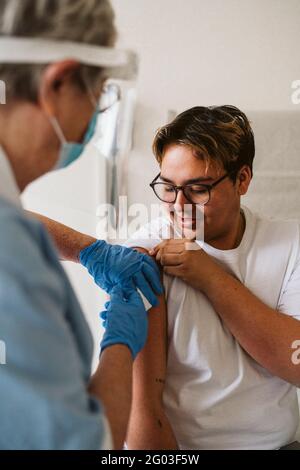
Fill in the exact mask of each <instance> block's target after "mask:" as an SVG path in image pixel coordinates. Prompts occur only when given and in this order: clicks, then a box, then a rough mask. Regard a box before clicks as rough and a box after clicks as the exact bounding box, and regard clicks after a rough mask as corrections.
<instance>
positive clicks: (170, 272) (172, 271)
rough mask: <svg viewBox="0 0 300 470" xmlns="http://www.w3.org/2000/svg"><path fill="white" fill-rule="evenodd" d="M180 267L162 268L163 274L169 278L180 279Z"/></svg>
mask: <svg viewBox="0 0 300 470" xmlns="http://www.w3.org/2000/svg"><path fill="white" fill-rule="evenodd" d="M181 267H182V265H178V266H167V267H164V273H165V274H168V275H169V276H174V277H181V275H182V271H181Z"/></svg>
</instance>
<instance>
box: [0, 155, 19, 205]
mask: <svg viewBox="0 0 300 470" xmlns="http://www.w3.org/2000/svg"><path fill="white" fill-rule="evenodd" d="M0 197H3V198H5V199H7V200H8V201H9V202H11V203H12V204H14V205H15V206H18V207H22V204H21V198H20V190H19V188H18V185H17V182H16V179H15V175H14V173H13V170H12V167H11V165H10V162H9V160H8V158H7V156H6V155H5V153H4V151H3V149H2V147H1V146H0Z"/></svg>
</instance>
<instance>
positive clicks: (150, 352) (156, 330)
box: [133, 248, 167, 409]
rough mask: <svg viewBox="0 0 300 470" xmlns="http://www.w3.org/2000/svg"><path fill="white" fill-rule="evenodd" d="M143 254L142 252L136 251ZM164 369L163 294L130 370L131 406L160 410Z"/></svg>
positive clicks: (164, 324)
mask: <svg viewBox="0 0 300 470" xmlns="http://www.w3.org/2000/svg"><path fill="white" fill-rule="evenodd" d="M138 250H139V251H141V252H144V253H147V251H146V250H144V249H140V248H139V249H138ZM166 368H167V308H166V301H165V297H164V295H162V296H160V297H159V305H158V307H152V308H151V309H150V310H149V330H148V339H147V343H146V345H145V347H144V349H143V350H142V351H141V352H140V354H139V355H138V357H137V358H136V361H135V363H134V369H133V398H134V400H133V401H134V406H137V407H138V408H139V409H140V408H143V407H145V408H149V406H151V407H160V406H161V405H162V394H163V389H164V383H165V377H166Z"/></svg>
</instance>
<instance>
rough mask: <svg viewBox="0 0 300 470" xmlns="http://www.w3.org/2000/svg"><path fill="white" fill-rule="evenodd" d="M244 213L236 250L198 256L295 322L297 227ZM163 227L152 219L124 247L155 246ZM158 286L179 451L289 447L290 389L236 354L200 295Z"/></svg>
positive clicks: (175, 284)
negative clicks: (163, 295)
mask: <svg viewBox="0 0 300 470" xmlns="http://www.w3.org/2000/svg"><path fill="white" fill-rule="evenodd" d="M243 210H244V213H245V217H246V229H245V233H244V236H243V239H242V241H241V244H240V245H239V247H238V248H236V249H234V250H225V251H223V250H218V249H216V248H213V247H211V246H210V245H207V244H204V246H203V249H204V250H205V251H206V252H207V253H208V254H209V255H211V256H213V257H214V258H216V259H217V260H218V262H220V263H221V264H222V265H223V266H224V268H225V269H226V270H227V271H229V272H231V273H233V274H234V275H235V276H236V277H237V278H238V279H239V280H240V281H241V282H242V283H243V284H244V285H245V286H247V287H248V288H249V289H250V290H251V291H252V292H253V294H255V295H256V296H257V297H258V298H259V299H261V300H262V301H263V302H264V303H265V304H266V305H268V306H269V307H271V308H274V309H278V310H280V311H281V312H283V313H286V314H287V315H292V316H293V317H294V318H296V319H297V320H300V244H299V240H300V237H299V224H298V223H297V222H296V221H275V220H268V219H263V218H261V217H260V216H258V215H256V214H253V213H252V212H251V211H250V210H249V209H247V208H246V207H244V208H243ZM168 223H169V222H168V221H167V220H164V219H156V220H154V221H153V222H151V223H150V224H148V225H147V226H145V227H143V228H142V229H140V230H139V231H138V232H137V233H136V234H134V236H133V237H132V238H131V239H130V240H129V241H128V242H127V243H126V245H127V246H132V247H133V246H135V247H137V246H139V247H144V248H147V249H149V248H151V247H154V246H155V245H156V244H157V243H159V242H160V241H161V232H162V227H163V226H165V225H167V224H168ZM164 285H165V289H166V300H167V307H168V338H169V346H168V368H167V379H166V386H165V391H164V405H165V410H166V413H167V415H168V417H169V420H170V422H171V425H172V427H173V430H174V433H175V435H176V438H177V441H178V444H179V446H180V448H181V449H276V448H278V447H281V446H283V445H284V444H287V443H289V442H291V441H292V440H293V437H294V435H295V432H296V429H297V427H298V424H299V410H298V402H297V394H296V389H295V387H293V386H292V385H290V384H288V383H287V382H285V381H284V380H282V379H280V378H278V377H275V376H273V375H272V374H270V373H269V372H268V371H267V370H266V369H265V368H264V367H261V366H260V365H259V364H258V363H257V362H256V361H255V360H254V359H252V358H251V357H250V356H249V355H248V354H247V353H246V352H245V351H244V350H243V349H242V347H241V346H240V345H239V344H238V342H237V341H236V340H235V338H234V337H233V336H232V334H231V333H230V331H229V330H228V329H227V327H226V326H225V325H224V323H223V322H222V320H221V319H220V317H219V316H218V314H217V313H216V312H215V310H214V309H213V307H212V305H211V304H210V302H209V300H208V299H207V298H206V297H205V296H204V295H203V294H202V293H201V292H200V291H197V290H196V289H194V288H192V287H190V286H189V285H187V284H186V283H184V282H183V281H181V280H180V279H178V278H173V277H170V276H167V275H164ZM297 339H300V338H297ZM292 352H293V351H292V350H291V355H292Z"/></svg>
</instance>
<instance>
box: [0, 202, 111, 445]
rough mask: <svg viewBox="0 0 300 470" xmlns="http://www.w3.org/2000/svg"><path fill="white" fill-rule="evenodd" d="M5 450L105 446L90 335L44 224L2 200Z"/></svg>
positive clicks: (0, 380) (1, 430)
mask: <svg viewBox="0 0 300 470" xmlns="http://www.w3.org/2000/svg"><path fill="white" fill-rule="evenodd" d="M0 341H2V342H4V343H5V346H6V364H5V365H0V449H100V448H101V447H102V448H103V446H104V442H107V436H108V434H107V428H106V426H107V422H106V419H105V417H104V413H103V410H102V409H101V406H100V404H99V402H98V401H97V400H96V399H95V398H93V397H92V396H90V395H89V394H88V392H87V386H88V382H89V379H90V374H91V362H92V352H93V351H92V349H93V342H92V337H91V334H90V331H89V328H88V326H87V323H86V321H85V319H84V316H83V313H82V310H81V308H80V305H79V303H78V301H77V299H76V297H75V294H74V292H73V290H72V287H71V285H70V282H69V281H68V278H67V276H66V274H65V272H64V270H63V268H62V267H61V265H60V262H59V261H58V257H57V253H56V251H55V249H54V247H53V245H52V243H51V240H50V239H49V237H48V235H47V233H46V232H45V230H44V229H43V227H42V225H41V224H40V223H39V222H37V221H35V220H31V219H29V218H27V216H26V215H25V213H24V212H23V211H22V209H20V208H18V207H16V206H15V205H13V204H11V203H10V202H8V200H6V199H4V198H2V197H0ZM109 441H110V440H109V439H108V442H109Z"/></svg>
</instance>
